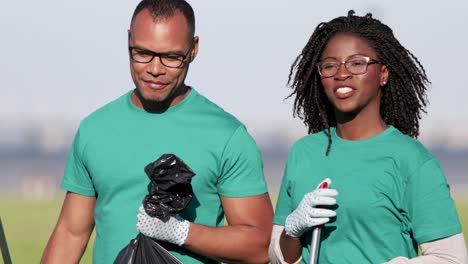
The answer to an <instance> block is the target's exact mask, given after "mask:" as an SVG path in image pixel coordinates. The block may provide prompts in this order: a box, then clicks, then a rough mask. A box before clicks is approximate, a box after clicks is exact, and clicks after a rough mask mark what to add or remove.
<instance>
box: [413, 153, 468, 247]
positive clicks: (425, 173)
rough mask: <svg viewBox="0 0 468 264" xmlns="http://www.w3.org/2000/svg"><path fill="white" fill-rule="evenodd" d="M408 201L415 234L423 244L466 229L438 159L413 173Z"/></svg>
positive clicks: (427, 162)
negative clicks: (462, 225)
mask: <svg viewBox="0 0 468 264" xmlns="http://www.w3.org/2000/svg"><path fill="white" fill-rule="evenodd" d="M405 201H406V208H407V212H408V215H409V219H410V222H411V226H412V231H413V235H414V238H415V240H416V241H417V242H418V243H419V244H421V243H424V242H428V241H432V240H436V239H440V238H444V237H448V236H451V235H454V234H457V233H460V232H461V231H462V230H461V225H460V221H459V219H458V214H457V211H456V208H455V203H454V201H453V199H452V197H451V196H450V189H449V185H448V183H447V181H446V178H445V175H444V173H443V171H442V168H441V167H440V164H439V162H438V161H437V159H435V158H432V159H430V160H428V161H426V162H425V163H424V164H423V165H422V166H421V167H420V168H418V169H417V171H416V172H415V173H413V174H412V175H411V176H410V178H409V180H408V184H407V189H406V192H405Z"/></svg>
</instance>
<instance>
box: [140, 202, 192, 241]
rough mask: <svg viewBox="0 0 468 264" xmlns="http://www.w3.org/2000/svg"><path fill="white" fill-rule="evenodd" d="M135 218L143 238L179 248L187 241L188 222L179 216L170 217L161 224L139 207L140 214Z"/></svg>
mask: <svg viewBox="0 0 468 264" xmlns="http://www.w3.org/2000/svg"><path fill="white" fill-rule="evenodd" d="M137 218H138V223H137V224H136V227H137V229H138V230H139V231H140V233H142V234H144V235H145V236H148V237H152V238H154V239H157V240H161V241H167V242H170V243H172V244H176V245H179V246H182V245H183V244H184V243H185V240H186V239H187V236H188V232H189V228H190V222H189V221H187V220H185V219H183V218H182V217H180V216H176V217H172V216H171V218H169V220H167V221H166V222H163V221H162V220H160V219H159V218H157V217H151V216H149V215H148V214H147V213H146V211H145V208H143V206H140V213H138V216H137Z"/></svg>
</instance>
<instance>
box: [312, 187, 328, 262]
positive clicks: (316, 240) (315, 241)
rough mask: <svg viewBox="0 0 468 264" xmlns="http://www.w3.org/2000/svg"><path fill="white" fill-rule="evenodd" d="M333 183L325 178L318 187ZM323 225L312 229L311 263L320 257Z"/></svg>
mask: <svg viewBox="0 0 468 264" xmlns="http://www.w3.org/2000/svg"><path fill="white" fill-rule="evenodd" d="M330 184H331V180H330V179H326V180H324V181H323V182H322V183H320V185H319V186H318V187H317V189H328V188H329V186H330ZM322 226H323V225H319V226H316V227H315V228H314V229H312V238H311V240H310V255H309V263H310V264H316V263H317V258H318V252H319V248H320V232H321V230H322Z"/></svg>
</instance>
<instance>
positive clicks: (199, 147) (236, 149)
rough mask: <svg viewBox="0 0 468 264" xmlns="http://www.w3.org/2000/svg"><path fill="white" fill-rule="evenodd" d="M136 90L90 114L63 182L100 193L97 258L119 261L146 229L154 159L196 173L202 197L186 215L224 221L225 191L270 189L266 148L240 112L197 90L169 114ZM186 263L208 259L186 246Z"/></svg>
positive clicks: (216, 223) (79, 190)
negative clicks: (136, 101) (139, 100)
mask: <svg viewBox="0 0 468 264" xmlns="http://www.w3.org/2000/svg"><path fill="white" fill-rule="evenodd" d="M130 95H131V92H129V93H127V94H125V95H123V96H122V97H120V98H118V99H117V100H115V101H113V102H111V103H109V104H108V105H106V106H104V107H102V108H101V109H99V110H97V111H96V112H94V113H92V114H91V115H90V116H88V117H87V118H85V119H84V120H83V121H82V122H81V124H80V128H79V130H78V132H77V134H76V136H75V139H74V142H73V145H72V148H71V151H70V155H69V158H68V162H67V166H66V170H65V175H64V178H63V181H62V188H63V189H65V190H67V191H70V192H73V193H77V194H81V195H84V196H96V197H97V202H96V207H95V212H94V213H95V230H96V239H95V242H94V251H93V263H103V264H108V263H113V261H114V259H115V257H116V256H117V254H118V252H119V251H120V250H121V249H122V248H123V247H125V246H126V245H127V244H128V243H129V242H130V240H131V239H133V238H135V236H136V235H137V234H138V230H137V229H136V223H137V218H136V216H137V214H138V208H139V206H140V205H141V203H142V201H143V199H144V197H145V195H147V194H148V185H149V183H150V180H149V178H148V176H147V175H146V174H145V172H144V168H145V166H146V165H147V164H149V163H151V162H153V161H155V160H156V159H158V158H159V157H160V156H161V155H162V154H166V153H172V154H175V155H176V156H178V157H179V158H180V159H182V160H183V161H184V162H185V163H186V164H187V165H188V166H189V167H190V168H191V169H192V170H193V171H194V172H195V173H196V175H195V177H193V178H192V187H193V192H194V196H193V199H192V201H191V202H190V204H189V205H188V207H187V208H186V209H185V210H184V212H183V213H182V214H181V216H182V217H183V218H185V219H187V220H189V221H191V222H195V223H199V224H203V225H207V226H222V225H224V212H223V209H222V206H221V201H220V196H225V197H245V196H253V195H259V194H263V193H266V192H267V187H266V183H265V180H264V176H263V165H262V160H261V154H260V151H259V149H258V147H257V145H256V143H255V142H254V140H253V139H252V137H251V136H250V135H249V134H248V132H247V131H246V129H245V127H244V126H243V125H242V124H241V123H240V122H239V121H238V120H237V119H236V118H234V117H233V116H232V115H230V114H228V113H226V112H225V111H224V110H223V109H221V108H220V107H218V106H216V105H215V104H214V103H212V102H210V101H209V100H208V99H206V98H205V97H203V96H202V95H200V94H199V93H197V91H196V90H195V89H193V88H192V89H191V91H190V93H189V95H188V96H187V97H186V98H185V99H184V100H182V101H181V102H180V103H179V104H177V105H175V106H173V107H170V108H169V109H167V111H165V112H161V113H149V112H146V111H144V110H143V109H140V108H137V107H136V106H135V105H133V104H132V103H131V101H130ZM176 251H177V252H173V254H174V255H175V256H176V257H177V258H179V259H180V260H181V261H182V262H183V263H206V262H208V259H206V258H204V257H201V256H197V255H193V254H192V253H190V252H188V251H184V250H179V249H177V250H176Z"/></svg>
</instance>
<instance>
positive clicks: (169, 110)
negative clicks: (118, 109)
mask: <svg viewBox="0 0 468 264" xmlns="http://www.w3.org/2000/svg"><path fill="white" fill-rule="evenodd" d="M189 88H190V91H189V94H188V95H187V96H186V97H185V98H184V99H182V101H180V102H179V103H178V104H176V105H173V106H171V107H169V108H167V109H166V110H165V111H160V112H149V111H146V110H145V109H143V108H139V107H137V106H136V105H134V104H133V103H132V99H131V96H132V93H133V92H134V91H135V89H133V90H131V91H130V92H128V93H127V95H126V96H125V101H126V103H127V106H128V108H129V109H130V110H131V112H133V113H136V114H139V115H146V116H165V115H168V114H172V113H175V112H177V111H179V110H180V109H181V108H183V106H184V105H186V104H187V103H188V102H190V101H192V99H193V98H194V97H195V96H196V95H197V94H198V93H197V91H196V90H195V89H194V88H193V87H191V86H189Z"/></svg>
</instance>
